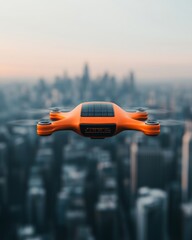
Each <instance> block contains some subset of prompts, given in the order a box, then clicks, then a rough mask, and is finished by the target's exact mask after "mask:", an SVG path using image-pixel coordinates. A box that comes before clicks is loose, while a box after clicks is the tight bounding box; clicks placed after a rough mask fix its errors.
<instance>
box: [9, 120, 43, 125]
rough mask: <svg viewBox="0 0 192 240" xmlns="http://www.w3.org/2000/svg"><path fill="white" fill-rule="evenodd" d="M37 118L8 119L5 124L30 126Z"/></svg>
mask: <svg viewBox="0 0 192 240" xmlns="http://www.w3.org/2000/svg"><path fill="white" fill-rule="evenodd" d="M38 121H39V120H35V119H20V120H13V121H9V122H8V123H7V124H8V125H9V126H10V125H11V126H24V127H30V126H36V125H37V123H38Z"/></svg>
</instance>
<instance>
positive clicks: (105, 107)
mask: <svg viewBox="0 0 192 240" xmlns="http://www.w3.org/2000/svg"><path fill="white" fill-rule="evenodd" d="M147 118H148V113H147V112H146V111H143V110H142V109H141V110H138V111H135V112H126V111H125V110H124V109H122V108H121V107H119V106H118V105H116V104H115V103H112V102H85V103H81V104H79V105H78V106H77V107H75V108H74V109H73V110H72V111H69V112H62V111H59V109H57V108H55V109H54V110H53V111H51V112H50V119H51V120H52V121H50V120H41V121H39V122H38V124H37V134H38V135H40V136H47V135H51V134H52V133H53V132H55V131H60V130H72V131H74V132H76V133H78V134H80V135H82V136H84V137H89V138H93V139H103V138H107V137H112V136H114V135H116V134H118V133H120V132H122V131H125V130H137V131H142V132H143V133H144V134H146V135H150V136H156V135H158V134H159V133H160V124H159V122H157V121H151V120H147Z"/></svg>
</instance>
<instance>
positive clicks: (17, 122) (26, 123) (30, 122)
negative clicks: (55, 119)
mask: <svg viewBox="0 0 192 240" xmlns="http://www.w3.org/2000/svg"><path fill="white" fill-rule="evenodd" d="M48 118H49V116H48V115H46V116H44V117H43V118H42V119H40V120H39V119H17V120H12V121H9V122H8V123H7V125H9V126H23V127H30V126H31V127H32V126H36V125H37V123H38V122H40V121H41V122H44V121H50V120H49V119H48Z"/></svg>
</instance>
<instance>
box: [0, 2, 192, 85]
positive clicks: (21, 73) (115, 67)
mask: <svg viewBox="0 0 192 240" xmlns="http://www.w3.org/2000/svg"><path fill="white" fill-rule="evenodd" d="M85 62H88V63H89V65H90V68H91V75H92V76H96V75H100V74H102V73H103V72H104V71H109V72H110V73H111V74H115V75H117V76H120V77H121V76H124V75H126V74H127V73H128V72H129V71H130V70H134V71H135V72H136V75H137V77H138V78H139V79H143V81H144V80H150V81H152V80H156V79H162V80H169V79H192V0H119V1H117V0H54V1H53V0H38V1H37V0H6V1H1V3H0V80H1V81H4V80H9V79H14V78H16V79H19V78H21V79H25V78H26V79H28V78H30V79H36V78H39V77H46V78H50V79H51V78H53V77H54V76H55V75H61V74H63V72H64V71H65V70H67V71H68V73H69V75H71V76H75V75H78V74H80V73H81V71H82V66H83V64H84V63H85Z"/></svg>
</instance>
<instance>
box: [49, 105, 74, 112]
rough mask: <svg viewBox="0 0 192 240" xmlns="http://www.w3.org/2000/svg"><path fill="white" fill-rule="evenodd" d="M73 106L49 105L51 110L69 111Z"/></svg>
mask: <svg viewBox="0 0 192 240" xmlns="http://www.w3.org/2000/svg"><path fill="white" fill-rule="evenodd" d="M73 108H74V107H70V106H69V107H50V108H49V110H51V111H52V112H70V111H71V110H72V109H73Z"/></svg>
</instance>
